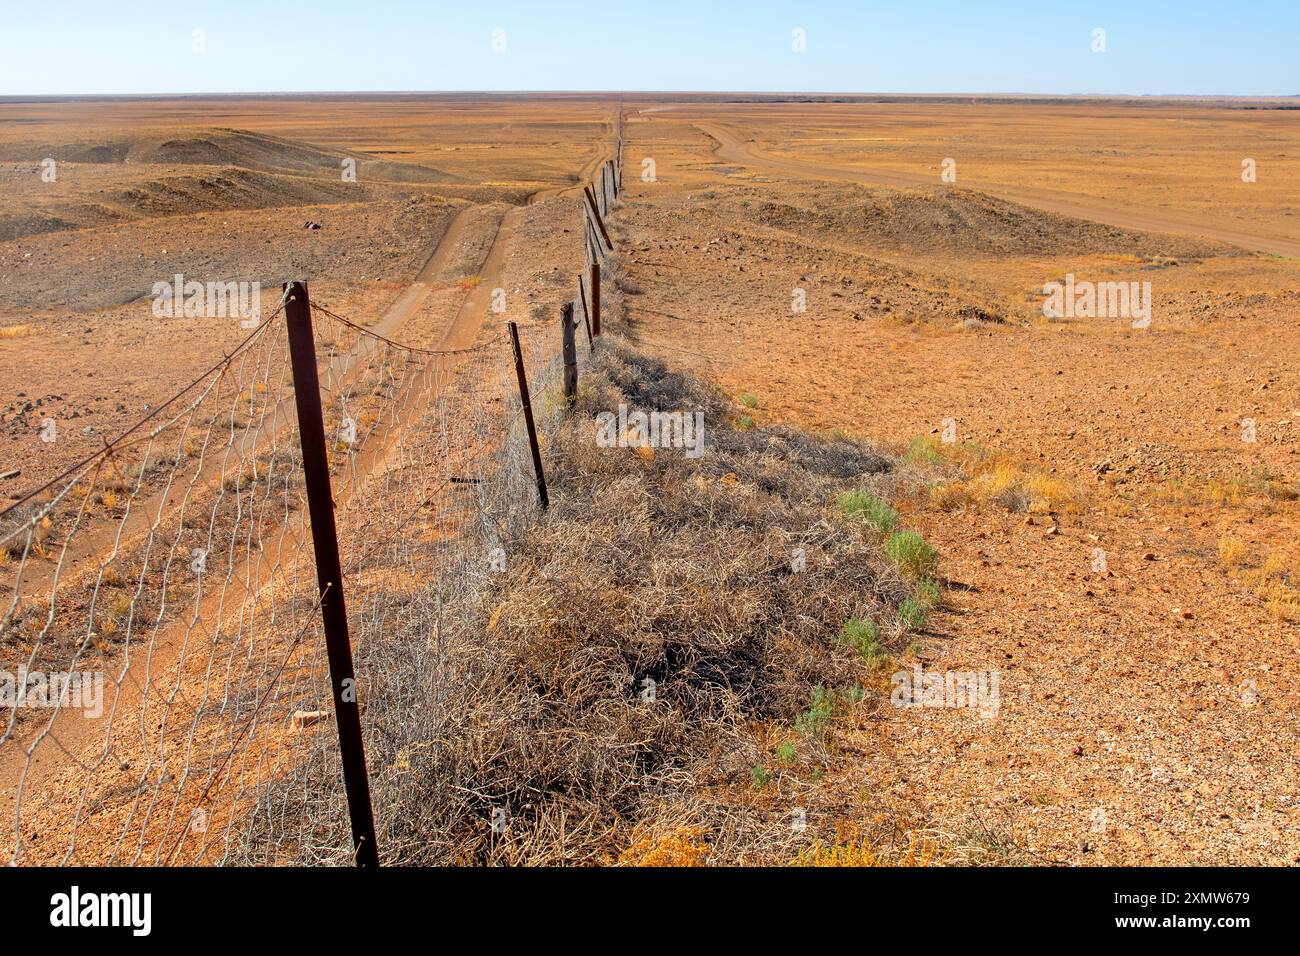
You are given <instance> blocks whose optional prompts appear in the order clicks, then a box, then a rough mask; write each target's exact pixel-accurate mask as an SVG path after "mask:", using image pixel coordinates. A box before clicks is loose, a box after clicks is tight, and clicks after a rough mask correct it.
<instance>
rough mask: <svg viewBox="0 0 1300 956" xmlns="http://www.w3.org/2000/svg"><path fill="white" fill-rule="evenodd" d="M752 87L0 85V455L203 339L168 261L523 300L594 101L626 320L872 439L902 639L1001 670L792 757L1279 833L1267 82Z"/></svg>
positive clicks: (437, 324)
mask: <svg viewBox="0 0 1300 956" xmlns="http://www.w3.org/2000/svg"><path fill="white" fill-rule="evenodd" d="M746 100H747V101H744V102H740V101H736V102H727V101H726V98H725V97H720V96H718V97H669V96H663V97H652V96H647V95H641V96H628V97H624V98H619V97H615V96H599V97H597V96H591V97H583V96H577V95H574V96H530V97H524V96H514V97H474V96H433V95H430V96H417V95H411V96H387V97H374V96H372V97H362V96H356V97H333V98H330V97H298V98H289V97H283V98H280V97H259V98H213V99H171V100H162V99H158V100H155V99H136V100H99V101H58V100H41V101H27V102H5V103H0V181H3V184H4V189H3V193H2V198H0V441H2V442H3V450H2V451H0V472H4V473H10V472H12V471H15V470H16V471H18V474H17V475H14V476H12V477H8V478H5V479H4V482H3V485H2V486H0V493H4V494H6V495H12V496H17V495H19V494H21V493H22V492H23V491H24V490H25V489H27V488H28V487H31V486H34V485H39V484H40V483H41V482H42V481H44V480H47V479H48V478H50V477H52V476H53V475H54V474H57V473H58V471H59V470H60V469H61V468H62V467H65V466H66V464H67V463H68V462H69V461H72V460H75V459H76V458H77V457H79V456H81V455H84V454H87V453H89V452H91V451H93V450H95V449H96V448H97V447H100V446H101V445H102V443H103V441H104V440H105V439H107V438H110V437H111V436H112V435H113V434H115V432H116V430H118V429H120V428H121V427H123V426H124V425H126V424H128V423H130V422H132V421H134V420H135V419H136V418H138V417H139V416H140V415H141V414H142V413H144V412H145V411H146V410H147V408H148V407H149V405H150V404H151V403H154V402H157V401H159V400H160V399H162V398H165V397H166V396H167V395H168V394H170V392H171V391H172V390H174V389H175V388H177V387H178V386H180V385H182V384H184V383H186V382H188V381H190V380H191V379H192V378H194V377H195V376H196V375H197V374H199V373H200V372H202V371H203V370H204V369H205V368H207V367H209V366H211V365H212V364H213V362H214V361H215V360H219V359H220V358H221V355H222V353H223V350H228V349H230V348H232V347H233V346H234V345H235V344H236V343H238V341H239V340H240V337H241V335H242V334H245V333H243V332H242V331H241V328H240V323H239V321H238V319H237V318H232V319H229V320H226V319H221V320H216V321H214V320H212V319H206V318H197V317H195V318H186V317H184V316H180V317H166V318H159V317H158V316H157V315H156V314H155V312H154V309H153V295H152V292H151V290H152V288H153V287H154V285H155V283H157V282H160V281H162V282H166V281H170V280H171V279H172V277H173V276H174V275H176V274H182V275H184V276H185V277H186V278H187V279H188V278H193V279H198V280H200V281H209V280H221V281H225V280H246V281H258V282H260V283H261V285H262V287H263V289H264V290H278V288H279V284H280V283H281V282H283V281H285V280H287V279H290V278H306V279H307V280H308V281H309V282H310V283H311V287H312V294H313V299H314V300H319V301H320V302H322V303H325V304H327V305H329V306H330V307H331V308H333V309H335V310H336V311H338V312H340V313H342V314H344V315H346V316H349V317H351V318H353V319H355V320H357V321H360V322H364V323H366V324H373V325H375V326H376V327H377V328H382V329H383V331H384V333H385V334H389V335H392V336H394V337H397V338H399V339H400V340H402V341H404V342H409V343H412V344H416V345H422V346H437V345H440V344H453V345H463V344H471V343H473V342H474V341H476V340H477V339H478V338H479V337H481V336H486V335H488V334H495V333H496V332H497V331H499V320H500V318H501V317H500V316H499V315H495V314H492V313H490V310H489V308H488V293H489V291H490V290H491V289H493V288H504V289H506V290H508V292H509V293H510V295H509V298H508V301H509V307H508V314H507V316H506V317H507V318H513V319H516V320H518V321H520V322H521V323H525V324H528V323H532V324H540V323H546V322H552V321H553V316H552V312H553V311H554V309H553V306H554V303H555V302H556V301H557V300H558V299H559V298H561V297H563V296H564V295H567V294H569V287H570V285H571V281H572V274H571V273H572V264H573V263H574V262H575V261H578V260H579V259H580V256H581V244H582V234H581V229H580V225H579V223H580V219H579V198H578V196H579V193H578V190H577V189H576V188H575V187H576V186H577V185H578V184H580V183H581V182H582V181H584V180H586V179H588V178H589V177H590V174H591V172H592V170H593V169H594V168H595V167H596V165H597V164H598V163H599V162H600V161H601V159H602V158H603V157H604V156H605V155H608V152H607V151H608V147H609V145H610V143H611V139H612V136H613V131H614V129H615V128H616V120H617V117H618V115H619V111H620V110H621V111H622V117H623V123H622V129H623V136H624V152H623V176H624V189H625V192H624V194H623V196H622V197H621V205H620V206H619V208H617V210H616V211H615V214H614V215H613V216H612V217H611V232H612V236H613V239H614V242H615V244H616V245H617V246H618V247H619V254H620V259H621V268H622V270H623V271H624V273H625V276H624V279H623V281H622V282H621V283H620V286H621V289H622V291H623V293H624V296H623V299H624V302H625V314H624V315H623V316H622V317H621V321H620V325H621V331H623V332H624V333H625V334H626V335H627V336H629V337H630V338H631V339H633V340H634V341H637V342H640V343H641V344H642V345H643V347H644V348H646V349H647V350H649V351H651V352H654V353H657V354H659V355H660V357H661V358H663V359H664V360H665V361H667V362H669V363H671V364H672V365H674V366H677V367H680V368H683V369H689V370H691V371H694V372H696V373H698V374H699V375H701V376H702V377H704V378H706V379H707V380H709V381H711V382H713V383H715V384H716V385H717V386H718V387H719V388H720V389H722V390H723V391H724V392H725V393H727V394H728V395H730V396H734V397H735V399H736V402H737V407H738V408H742V409H743V410H744V413H745V414H746V415H747V416H748V417H749V418H750V419H751V420H752V421H753V423H754V424H756V425H757V426H759V427H762V426H764V425H775V424H785V425H794V426H799V427H803V428H807V429H811V430H814V431H824V432H831V431H835V430H838V431H841V432H845V433H849V434H852V435H855V436H860V437H863V438H867V439H871V440H874V441H878V442H880V443H883V444H885V445H888V446H891V447H895V448H897V449H898V450H900V451H902V450H906V456H907V460H908V462H909V467H910V468H911V470H912V472H913V478H914V480H913V481H912V485H911V487H912V489H913V490H912V491H911V493H910V494H909V495H908V497H907V498H906V499H905V500H904V501H902V502H900V503H898V504H899V507H900V510H903V511H905V513H906V517H907V520H908V522H909V525H911V526H913V527H916V528H918V529H919V530H921V531H923V533H924V534H925V536H926V537H927V538H928V539H929V540H930V541H932V542H933V543H934V544H935V545H936V546H937V547H938V548H939V551H940V554H941V562H942V563H941V569H942V576H943V582H942V583H943V585H944V597H943V601H942V604H941V605H940V607H939V609H938V610H937V611H936V612H935V613H934V614H933V615H931V617H930V618H929V620H928V622H927V623H926V626H925V629H924V631H923V633H921V634H920V635H919V636H918V639H917V640H916V642H915V643H914V644H913V645H912V646H911V647H910V648H908V650H907V653H906V657H905V658H904V659H901V660H900V661H899V666H900V667H901V668H903V669H905V670H911V669H912V668H915V667H922V668H924V669H925V670H927V671H931V670H937V671H940V672H947V671H960V672H981V673H985V672H996V673H998V674H999V675H1000V704H999V707H998V709H997V712H996V713H995V714H991V715H980V714H978V713H974V712H972V711H971V710H970V709H962V708H944V707H936V708H928V707H906V708H893V707H881V708H879V709H876V710H873V711H872V712H871V714H870V715H869V716H864V718H863V719H862V720H861V721H859V722H858V724H857V725H856V726H855V727H854V728H853V729H852V731H851V732H850V733H848V734H846V735H845V736H844V739H843V740H842V741H841V742H840V748H841V755H842V757H843V759H842V760H841V761H840V762H839V763H838V764H837V766H836V768H835V770H834V771H833V772H832V773H829V774H827V775H826V776H824V777H822V778H820V779H819V780H817V781H816V782H815V786H817V787H818V788H820V789H821V790H823V791H824V792H828V793H832V794H835V795H836V798H837V799H838V800H839V805H841V806H843V807H844V808H845V810H844V813H845V816H846V817H854V816H857V817H867V816H871V815H873V814H882V813H883V814H896V815H898V817H899V818H900V819H903V818H905V819H906V820H908V821H909V825H910V826H913V827H915V828H916V829H917V830H918V831H924V833H925V834H926V838H927V839H930V840H933V841H935V842H936V843H937V844H938V845H940V846H942V847H943V848H944V853H945V854H946V858H948V859H951V860H954V861H958V862H960V861H970V862H992V863H997V862H1046V863H1075V864H1088V863H1098V864H1119V863H1147V864H1187V863H1197V862H1200V863H1232V864H1249V863H1271V864H1282V863H1294V862H1298V861H1300V794H1298V793H1297V781H1298V780H1300V773H1298V772H1297V771H1298V769H1300V767H1298V765H1300V733H1297V724H1296V720H1295V717H1294V715H1295V713H1296V712H1297V708H1298V705H1300V674H1298V672H1297V664H1298V663H1300V662H1298V660H1297V652H1298V651H1300V642H1298V632H1297V623H1298V622H1300V550H1298V549H1297V547H1296V545H1295V541H1296V530H1297V525H1298V524H1300V520H1298V519H1300V504H1298V503H1297V498H1298V497H1300V485H1298V484H1297V474H1296V471H1297V464H1298V463H1300V462H1298V460H1297V455H1298V454H1300V392H1298V391H1297V382H1296V376H1295V372H1294V371H1293V369H1292V368H1291V367H1290V366H1291V358H1290V357H1291V356H1293V355H1295V354H1297V350H1298V348H1300V289H1298V287H1297V281H1296V280H1297V275H1296V267H1297V261H1298V259H1300V124H1297V122H1296V117H1297V115H1298V114H1297V113H1296V112H1295V110H1294V108H1293V107H1294V104H1293V103H1292V104H1288V103H1284V102H1271V101H1223V102H1192V101H1172V100H1143V101H1132V102H1129V101H1122V102H1121V101H1094V100H1059V101H1036V100H1025V101H1016V100H987V99H982V98H975V99H970V98H964V97H951V98H941V99H925V98H906V99H896V100H891V101H879V102H870V101H865V100H864V101H857V102H854V101H847V100H846V101H842V102H840V101H837V102H831V101H823V102H818V101H812V100H811V99H807V100H805V101H801V102H790V101H781V100H780V99H771V100H766V101H764V100H761V99H760V98H755V97H750V98H746ZM1286 107H1291V108H1286ZM46 160H53V164H52V165H51V164H48V163H46ZM50 169H53V170H54V175H53V176H49V175H43V173H46V172H47V171H48V170H50ZM348 171H352V172H354V173H355V176H353V177H351V178H349V177H348V176H347V175H346V173H347V172H348ZM1243 174H1245V175H1243ZM312 225H316V226H319V228H311V226H312ZM1114 283H1123V288H1124V290H1125V291H1126V292H1128V291H1130V290H1131V292H1132V295H1131V296H1126V297H1125V298H1123V299H1119V298H1118V297H1113V296H1112V297H1110V299H1109V304H1111V305H1115V306H1116V308H1114V309H1110V310H1106V309H1102V310H1100V312H1101V314H1090V313H1092V312H1097V311H1098V310H1096V309H1091V310H1090V309H1089V308H1087V307H1082V308H1078V309H1074V308H1072V309H1069V310H1066V311H1065V312H1064V313H1063V314H1055V315H1047V314H1045V312H1044V303H1045V301H1048V300H1050V295H1051V292H1050V290H1051V289H1053V288H1057V289H1061V290H1066V289H1068V290H1070V292H1071V293H1073V292H1075V291H1077V290H1079V289H1083V288H1088V287H1098V286H1105V287H1108V288H1112V289H1114V288H1118V286H1113V285H1111V284H1114ZM1053 284H1055V285H1053ZM275 298H276V295H275V293H270V294H269V295H267V296H266V299H264V302H263V309H264V311H265V310H268V309H269V308H272V307H274V304H275ZM1072 304H1073V303H1072ZM1059 311H1060V310H1058V312H1059ZM47 418H53V419H54V420H55V421H56V422H57V424H58V427H59V430H60V435H61V436H63V437H62V438H61V439H60V440H59V441H57V442H52V443H51V442H43V441H42V440H41V439H40V436H39V431H40V427H41V423H42V421H43V420H45V419H47ZM886 692H888V689H887V688H886Z"/></svg>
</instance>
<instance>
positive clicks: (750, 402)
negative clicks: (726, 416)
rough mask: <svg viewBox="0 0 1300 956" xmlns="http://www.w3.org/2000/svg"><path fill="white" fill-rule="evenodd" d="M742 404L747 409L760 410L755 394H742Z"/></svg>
mask: <svg viewBox="0 0 1300 956" xmlns="http://www.w3.org/2000/svg"><path fill="white" fill-rule="evenodd" d="M740 404H742V405H744V406H745V407H746V408H758V396H757V395H755V394H754V393H753V392H741V393H740Z"/></svg>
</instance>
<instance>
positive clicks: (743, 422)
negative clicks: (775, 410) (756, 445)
mask: <svg viewBox="0 0 1300 956" xmlns="http://www.w3.org/2000/svg"><path fill="white" fill-rule="evenodd" d="M740 427H741V428H753V427H754V419H752V418H750V417H749V416H748V415H741V416H740Z"/></svg>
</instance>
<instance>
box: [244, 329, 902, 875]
mask: <svg viewBox="0 0 1300 956" xmlns="http://www.w3.org/2000/svg"><path fill="white" fill-rule="evenodd" d="M620 402H626V403H627V404H628V406H629V407H630V408H633V409H642V410H676V409H684V410H687V411H693V410H695V409H701V410H703V412H704V416H705V417H704V421H705V429H706V440H705V453H704V454H703V455H702V456H701V457H699V458H697V459H690V458H687V457H685V455H684V454H683V452H682V451H681V450H678V449H663V448H661V449H659V450H658V453H657V454H656V455H655V456H654V457H653V459H652V460H647V458H644V457H641V456H638V455H636V454H634V453H633V450H632V449H628V448H603V447H598V446H597V445H596V442H595V435H596V425H595V417H596V415H597V414H599V413H600V412H603V411H615V410H617V408H618V406H619V404H620ZM728 404H729V403H727V402H726V400H725V398H723V397H722V396H720V395H717V394H715V393H713V392H712V391H709V390H707V389H706V388H704V387H702V386H701V385H700V384H699V383H697V382H696V381H694V380H693V379H690V378H687V377H685V376H682V375H679V374H675V373H673V372H670V371H669V370H668V369H666V368H665V367H664V366H663V365H661V364H660V363H658V362H657V361H654V360H652V359H649V358H646V357H643V356H640V355H637V354H633V353H632V352H630V351H628V350H627V349H625V348H624V347H621V346H618V345H616V343H615V342H614V341H613V340H612V339H611V338H609V337H606V339H605V340H604V341H603V342H602V345H601V350H600V352H599V353H598V354H597V356H596V357H595V358H594V359H593V361H592V365H591V368H590V370H589V371H588V372H586V373H585V374H584V377H583V382H582V386H581V389H580V392H579V396H578V400H577V402H576V406H575V407H574V408H573V409H572V410H570V411H569V412H568V414H567V415H565V416H556V417H555V418H554V419H552V420H551V421H550V422H549V423H547V435H546V441H545V443H544V449H545V456H546V466H547V475H548V480H549V484H550V491H551V508H550V510H549V512H547V513H546V514H545V515H544V516H542V517H540V518H539V519H538V520H537V521H536V523H534V524H533V525H532V526H531V527H528V528H525V529H524V530H522V531H521V532H519V534H518V535H517V536H515V537H513V538H511V539H509V540H503V541H502V542H501V544H502V545H503V546H504V547H505V549H506V552H507V554H508V556H509V558H508V562H507V564H508V569H507V570H506V571H505V572H504V573H495V574H494V573H491V572H489V571H488V570H487V567H486V557H485V558H484V560H482V561H477V560H468V561H467V563H466V566H465V567H462V568H457V569H455V571H454V572H453V573H454V575H459V576H461V578H462V579H464V580H468V581H471V582H472V586H469V587H466V588H463V589H461V590H460V591H458V592H456V593H460V594H464V595H466V597H465V598H464V600H443V601H435V600H433V599H429V600H424V601H417V602H412V605H411V608H410V613H409V615H407V616H405V617H403V618H400V619H396V620H393V621H391V622H388V624H389V626H388V627H386V628H385V633H386V635H387V638H386V639H385V640H383V641H376V642H371V643H370V644H369V645H368V646H363V647H359V648H358V664H359V671H360V673H361V675H362V678H361V680H362V682H363V683H368V684H369V690H368V694H367V700H368V703H367V707H366V711H365V714H364V716H363V721H364V724H365V726H366V731H367V751H368V753H367V755H368V760H369V764H370V768H371V777H372V787H373V792H374V805H375V810H376V815H377V819H378V828H379V844H380V851H381V854H382V856H383V858H384V860H385V861H386V862H387V863H402V864H556V863H564V864H583V863H614V862H620V860H621V862H624V863H631V864H643V863H644V864H652V863H668V864H684V863H701V862H704V859H705V857H706V856H707V860H708V862H709V863H734V862H748V863H761V862H773V863H784V862H788V861H790V860H791V859H793V858H794V857H795V856H796V855H797V853H798V852H799V851H800V850H801V849H803V848H805V847H807V846H809V845H811V844H812V842H813V841H814V840H815V839H817V838H818V829H817V826H815V825H814V823H813V821H810V823H809V826H808V829H807V831H806V832H801V833H795V832H793V831H792V829H791V827H790V824H789V819H788V813H789V807H788V806H782V807H771V806H766V805H764V802H763V801H762V800H757V799H756V798H755V796H754V794H753V793H752V790H751V788H750V786H749V774H750V770H751V768H753V767H754V766H755V765H756V764H758V763H759V762H760V761H761V760H762V759H763V753H762V747H761V745H760V744H759V743H758V742H757V740H756V732H755V728H756V727H757V726H759V725H762V724H764V723H772V722H780V723H783V724H794V722H795V721H797V720H798V718H799V715H800V714H801V713H803V712H805V711H806V710H807V709H808V706H809V700H810V697H812V695H813V693H814V690H815V689H817V688H821V687H826V688H839V687H846V686H849V687H852V688H853V689H854V690H856V689H857V684H858V681H859V679H860V678H862V676H863V674H864V672H865V671H866V665H865V663H864V662H863V661H862V659H861V657H860V655H858V654H857V653H856V652H854V651H853V649H852V648H848V647H845V646H843V645H842V644H841V643H840V642H838V641H837V640H836V636H837V634H838V633H839V631H840V629H841V627H842V625H843V624H844V622H845V621H846V620H848V619H850V618H866V617H882V616H888V614H885V613H884V612H886V611H887V610H890V609H892V608H894V607H896V606H897V605H898V603H899V602H900V601H902V600H903V599H904V598H906V597H907V595H908V594H909V586H908V584H907V583H906V582H905V581H904V580H903V579H902V578H901V577H900V575H899V574H898V572H897V571H896V570H895V569H894V568H892V567H890V566H888V565H887V564H886V563H885V562H884V561H883V560H882V558H881V556H880V546H879V541H878V536H876V535H875V534H874V533H872V532H871V531H870V529H866V528H864V527H863V526H862V525H861V523H853V522H848V521H845V520H843V519H842V518H841V517H839V516H837V515H835V514H834V501H835V496H836V495H837V494H838V493H840V492H842V491H844V490H846V489H847V488H851V487H854V486H857V485H859V484H861V483H862V481H863V480H864V479H865V478H868V477H870V476H875V478H874V479H873V480H874V487H877V488H880V487H881V486H882V485H887V484H888V482H889V480H890V479H889V476H888V472H889V471H890V470H891V468H890V462H888V461H887V460H886V459H885V458H883V457H882V456H881V455H880V454H878V453H877V452H875V451H874V450H872V449H870V448H868V447H865V446H863V445H860V444H858V443H855V442H851V441H847V440H831V441H817V440H814V439H812V438H809V437H807V436H805V435H802V434H799V433H796V432H793V431H786V430H782V429H762V430H751V431H744V432H740V431H736V430H734V429H733V428H731V427H730V426H729V425H728V424H727V423H728V417H729V414H730V412H729V408H728ZM490 546H491V541H490V539H489V540H485V542H484V543H483V553H484V555H485V556H486V551H487V548H488V547H490ZM796 548H802V549H804V552H805V555H806V569H805V570H803V571H801V572H796V571H794V570H792V565H791V560H792V552H793V551H794V549H796ZM469 552H470V553H471V554H472V553H473V548H472V547H471V548H470V549H469ZM429 588H430V591H431V593H437V594H439V595H442V594H450V593H452V589H450V588H447V589H444V590H439V585H438V583H437V582H433V581H431V582H430V584H429ZM647 679H649V680H652V681H653V682H654V685H653V686H654V694H653V699H652V700H646V699H643V697H644V696H646V695H644V693H643V691H644V689H645V688H646V687H647V686H649V685H648V684H647ZM816 746H817V744H816V742H815V741H811V740H810V741H808V742H807V747H808V748H809V749H815V747H816ZM284 786H285V788H286V789H287V790H289V791H291V792H292V791H294V790H295V789H296V790H297V796H298V798H299V799H298V801H297V802H298V811H299V812H300V813H301V814H302V815H303V817H304V818H305V819H306V820H307V821H308V823H307V827H306V831H302V832H306V833H307V834H308V843H309V844H310V845H301V846H298V847H296V848H294V849H295V850H296V853H297V856H298V857H300V858H302V859H306V860H312V861H317V862H335V863H341V862H346V859H347V847H348V836H347V833H346V828H345V823H344V821H346V814H345V812H344V805H343V801H342V796H341V793H340V790H341V787H340V785H339V783H338V781H337V780H335V779H333V778H332V777H331V776H323V775H321V774H320V768H319V767H315V768H313V767H311V766H308V767H304V768H300V771H299V773H298V774H296V775H295V779H294V780H291V781H286V782H285V783H284ZM807 799H808V800H815V799H816V797H815V796H810V797H808V798H807ZM809 805H811V804H809ZM840 809H841V811H842V808H840ZM494 810H499V811H504V813H505V817H504V819H505V821H506V823H505V826H504V828H503V832H500V833H494V832H493V829H492V827H491V825H490V822H491V818H492V815H493V811H494ZM829 817H830V815H829V813H828V814H827V819H829ZM289 829H294V830H295V831H296V830H297V827H296V825H295V827H282V830H283V831H287V830H289ZM266 830H267V826H263V828H262V830H261V837H262V838H265V837H266ZM253 836H254V837H256V836H257V831H256V830H255V831H254V833H253Z"/></svg>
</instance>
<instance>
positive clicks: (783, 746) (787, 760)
mask: <svg viewBox="0 0 1300 956" xmlns="http://www.w3.org/2000/svg"><path fill="white" fill-rule="evenodd" d="M798 757H799V748H798V747H796V746H795V745H794V742H793V741H790V740H786V741H782V743H780V744H779V745H778V746H777V748H776V759H777V760H779V761H781V763H783V764H787V765H788V764H792V763H794V762H795V760H796V759H798Z"/></svg>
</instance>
